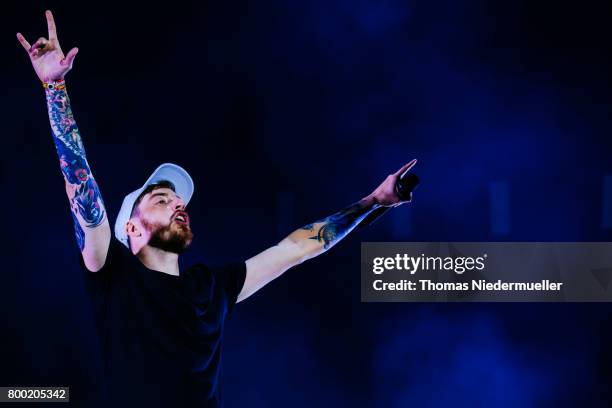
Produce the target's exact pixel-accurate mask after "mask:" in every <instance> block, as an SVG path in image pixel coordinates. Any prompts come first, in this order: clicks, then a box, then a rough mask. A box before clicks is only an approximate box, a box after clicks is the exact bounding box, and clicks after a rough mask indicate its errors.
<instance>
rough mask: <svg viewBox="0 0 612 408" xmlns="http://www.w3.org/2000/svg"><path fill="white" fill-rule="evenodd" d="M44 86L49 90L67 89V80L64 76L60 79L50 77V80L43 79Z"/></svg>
mask: <svg viewBox="0 0 612 408" xmlns="http://www.w3.org/2000/svg"><path fill="white" fill-rule="evenodd" d="M42 86H43V88H45V89H48V90H54V89H57V90H61V89H66V80H65V79H64V78H59V79H49V80H48V81H43V83H42Z"/></svg>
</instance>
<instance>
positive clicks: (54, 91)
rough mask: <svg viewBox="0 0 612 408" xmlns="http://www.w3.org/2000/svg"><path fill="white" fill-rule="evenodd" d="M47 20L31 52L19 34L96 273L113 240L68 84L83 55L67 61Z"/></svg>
mask: <svg viewBox="0 0 612 408" xmlns="http://www.w3.org/2000/svg"><path fill="white" fill-rule="evenodd" d="M46 17H47V26H48V29H49V39H45V38H43V37H41V38H39V39H38V40H37V41H36V42H35V43H34V45H32V46H30V44H29V43H28V42H27V41H26V39H25V38H24V37H23V35H21V34H20V33H17V39H18V40H19V42H20V43H21V45H22V46H23V48H24V49H25V50H26V51H27V52H28V56H29V57H30V61H31V62H32V66H33V67H34V70H35V71H36V74H37V75H38V78H39V79H40V80H41V81H42V83H43V86H44V88H45V95H46V99H47V109H48V112H49V121H50V123H51V130H52V133H53V141H54V143H55V149H56V151H57V155H58V157H59V162H60V168H61V171H62V173H63V176H64V180H65V185H66V194H67V195H68V199H69V200H70V206H71V213H72V219H73V223H74V230H75V236H76V240H77V244H78V246H79V249H80V250H81V253H82V254H83V260H84V262H85V265H86V266H87V268H88V269H89V270H90V271H97V270H99V269H100V268H101V267H102V266H103V265H104V261H105V260H106V254H107V252H108V246H109V243H110V236H111V234H110V226H109V223H108V218H107V216H106V210H105V209H104V203H103V201H102V196H101V195H100V190H99V188H98V185H97V184H96V181H95V179H94V177H93V174H92V171H91V168H90V167H89V163H88V162H87V158H86V157H85V148H84V146H83V142H82V140H81V135H80V133H79V129H78V128H77V125H76V122H75V120H74V116H73V115H72V109H71V107H70V99H69V98H68V93H67V91H66V83H65V81H64V76H65V75H66V73H67V72H68V71H69V70H70V69H71V68H72V63H73V61H74V57H75V56H76V54H77V52H78V49H77V48H73V49H71V50H70V52H68V55H66V56H64V54H63V53H62V49H61V47H60V45H59V41H58V39H57V34H56V30H55V22H54V20H53V15H52V14H51V12H50V11H47V12H46Z"/></svg>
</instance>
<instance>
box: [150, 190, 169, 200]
mask: <svg viewBox="0 0 612 408" xmlns="http://www.w3.org/2000/svg"><path fill="white" fill-rule="evenodd" d="M157 196H166V197H168V193H163V192H159V193H155V194H151V195H150V196H149V200H148V201H151V200H153V198H155V197H157Z"/></svg>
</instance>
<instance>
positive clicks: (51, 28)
mask: <svg viewBox="0 0 612 408" xmlns="http://www.w3.org/2000/svg"><path fill="white" fill-rule="evenodd" d="M45 16H47V28H48V29H49V41H57V33H56V32H55V20H54V19H53V14H52V13H51V10H47V11H45Z"/></svg>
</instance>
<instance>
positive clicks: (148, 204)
mask: <svg viewBox="0 0 612 408" xmlns="http://www.w3.org/2000/svg"><path fill="white" fill-rule="evenodd" d="M137 217H138V218H139V219H140V221H141V223H142V226H143V227H144V228H145V229H146V231H147V233H149V234H150V237H149V245H150V246H152V247H155V248H160V249H163V250H164V251H168V252H174V253H177V254H180V253H182V252H183V251H185V249H187V247H189V245H190V244H191V240H192V239H193V233H192V232H191V227H190V225H189V215H188V214H187V212H186V211H185V202H184V201H183V200H182V199H181V197H179V196H178V195H176V193H175V192H174V191H172V190H171V189H169V188H165V187H164V188H159V189H156V190H153V191H151V192H150V193H147V194H146V195H145V196H144V197H143V198H142V200H141V201H140V203H139V204H138V214H137Z"/></svg>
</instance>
